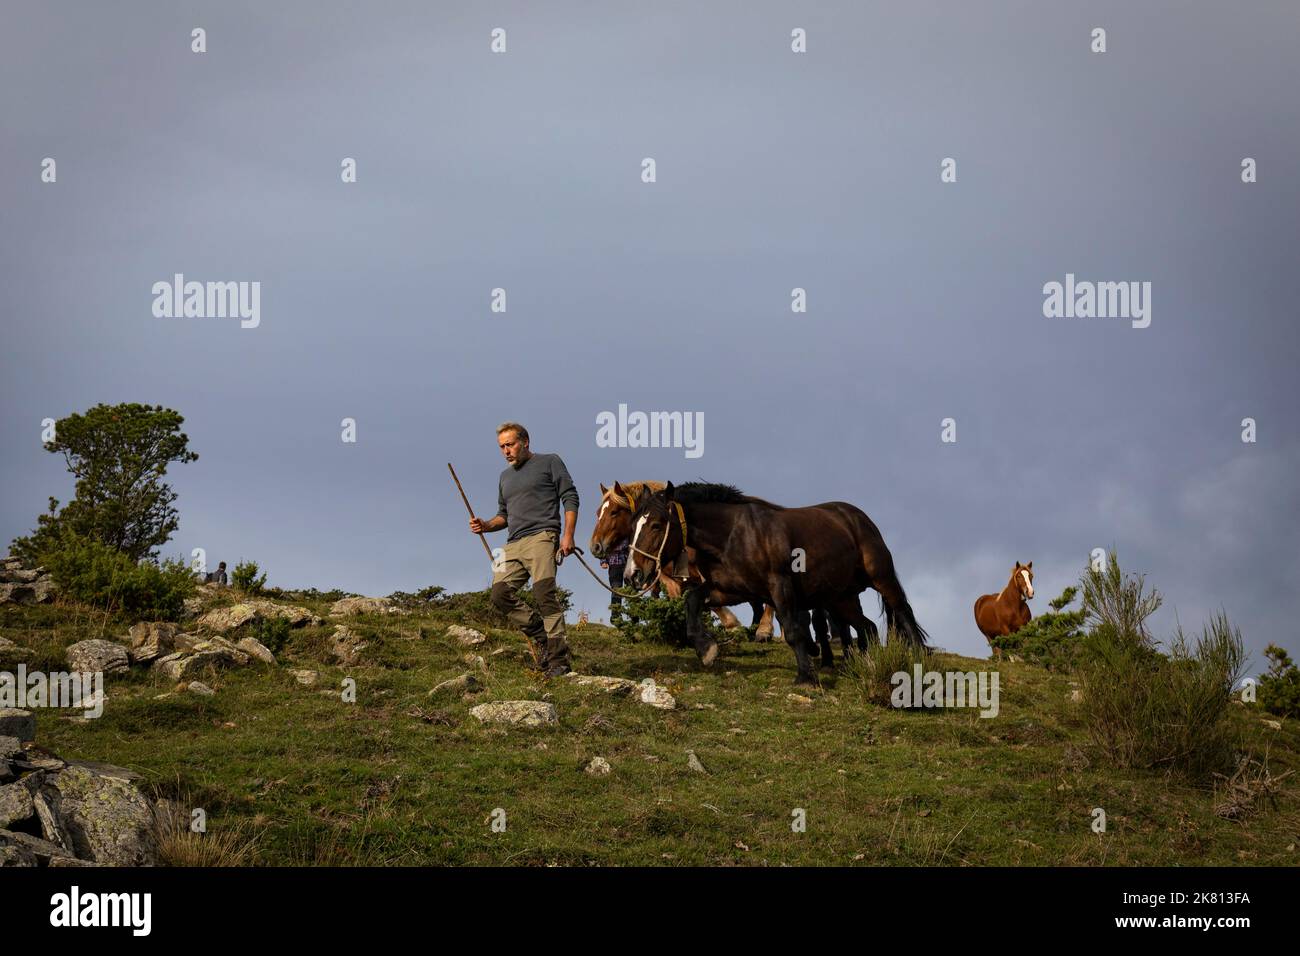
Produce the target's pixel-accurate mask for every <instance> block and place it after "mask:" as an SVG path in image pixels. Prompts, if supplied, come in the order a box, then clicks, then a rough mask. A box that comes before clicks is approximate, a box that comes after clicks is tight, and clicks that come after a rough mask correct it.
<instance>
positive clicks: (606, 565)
mask: <svg viewBox="0 0 1300 956" xmlns="http://www.w3.org/2000/svg"><path fill="white" fill-rule="evenodd" d="M600 566H601V567H602V568H607V567H609V562H608V561H602V562H600Z"/></svg>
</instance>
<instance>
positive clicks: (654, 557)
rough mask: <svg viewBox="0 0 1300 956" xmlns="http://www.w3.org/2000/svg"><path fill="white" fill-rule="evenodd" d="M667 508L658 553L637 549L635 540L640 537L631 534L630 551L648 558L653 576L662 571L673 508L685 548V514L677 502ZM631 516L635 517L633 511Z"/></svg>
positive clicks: (671, 529) (670, 530) (671, 502)
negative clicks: (665, 522) (651, 564)
mask: <svg viewBox="0 0 1300 956" xmlns="http://www.w3.org/2000/svg"><path fill="white" fill-rule="evenodd" d="M628 498H629V500H630V499H631V495H629V496H628ZM667 507H668V511H669V514H668V515H667V518H668V524H667V527H666V528H664V536H663V538H662V539H660V541H659V550H658V551H656V552H655V553H654V554H651V553H650V552H649V551H643V550H642V549H641V548H638V547H637V546H636V539H637V538H638V537H640V535H638V534H633V537H632V544H631V550H632V551H633V552H634V553H636V554H639V555H641V556H642V557H646V558H649V559H650V560H651V561H653V562H654V570H653V572H652V573H653V574H658V573H659V572H660V571H661V570H662V569H663V554H664V548H666V547H667V546H668V539H669V538H671V537H672V536H673V522H672V509H674V508H675V509H677V522H678V524H679V525H680V526H681V529H682V547H683V548H685V547H686V512H685V511H683V510H682V506H681V504H680V503H679V502H676V501H670V502H668V503H667ZM632 514H633V516H635V515H636V512H635V511H634V512H632Z"/></svg>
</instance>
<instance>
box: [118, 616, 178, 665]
mask: <svg viewBox="0 0 1300 956" xmlns="http://www.w3.org/2000/svg"><path fill="white" fill-rule="evenodd" d="M179 631H180V628H179V627H177V626H176V625H175V624H172V623H170V622H167V621H141V622H140V623H139V624H133V625H131V629H130V630H129V631H128V632H127V634H128V635H129V636H130V638H131V648H130V655H131V660H132V661H134V662H135V663H137V664H147V663H149V662H150V661H155V660H157V659H158V658H159V657H162V656H163V655H164V654H170V653H171V652H172V651H173V650H175V649H176V635H177V633H178V632H179Z"/></svg>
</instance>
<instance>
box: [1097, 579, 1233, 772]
mask: <svg viewBox="0 0 1300 956" xmlns="http://www.w3.org/2000/svg"><path fill="white" fill-rule="evenodd" d="M1083 589H1084V606H1085V610H1086V611H1087V613H1088V615H1089V620H1091V621H1092V622H1094V627H1093V628H1092V630H1091V631H1089V633H1088V635H1087V637H1086V638H1085V640H1084V642H1083V646H1082V651H1081V654H1080V662H1079V674H1080V678H1081V684H1082V691H1083V702H1082V705H1081V713H1082V716H1083V718H1084V722H1085V724H1086V726H1087V728H1088V732H1089V735H1090V736H1091V738H1092V740H1093V743H1095V744H1096V745H1097V746H1098V747H1099V749H1100V750H1101V751H1102V753H1103V754H1104V755H1105V756H1106V757H1107V758H1108V759H1109V760H1111V761H1112V762H1113V763H1114V764H1115V765H1116V766H1119V767H1147V768H1165V769H1169V770H1175V771H1179V772H1181V773H1183V774H1185V775H1187V776H1189V777H1192V778H1202V777H1206V776H1208V775H1209V774H1211V773H1214V772H1217V771H1222V770H1224V769H1231V768H1232V765H1233V755H1234V751H1235V741H1234V740H1233V738H1232V730H1231V723H1230V721H1229V706H1230V704H1231V693H1232V688H1233V686H1234V685H1235V684H1236V682H1237V679H1238V678H1239V677H1240V675H1241V669H1242V665H1243V663H1244V660H1245V651H1244V647H1243V644H1242V640H1241V633H1240V631H1238V630H1237V629H1235V628H1233V627H1232V625H1231V624H1230V623H1229V622H1228V619H1227V617H1226V615H1224V614H1222V613H1220V614H1218V615H1216V616H1215V617H1214V618H1213V619H1212V620H1211V621H1210V623H1209V624H1208V625H1206V627H1205V628H1204V630H1203V632H1202V634H1201V636H1200V637H1199V638H1197V640H1196V642H1195V646H1194V647H1193V646H1192V645H1191V644H1190V642H1189V641H1188V640H1187V639H1186V637H1185V636H1184V634H1183V632H1182V629H1181V628H1179V629H1178V630H1177V632H1176V633H1175V635H1174V639H1173V640H1172V641H1171V642H1170V650H1169V654H1168V656H1166V655H1164V654H1161V653H1160V652H1159V651H1158V650H1157V649H1156V647H1155V645H1154V642H1153V641H1152V640H1151V637H1150V632H1149V631H1148V630H1147V626H1146V619H1147V617H1148V616H1150V614H1151V613H1153V612H1154V611H1155V609H1156V608H1158V607H1159V606H1160V595H1159V593H1158V592H1156V591H1155V590H1154V589H1152V591H1151V592H1150V593H1146V588H1145V584H1144V581H1143V579H1142V578H1141V576H1137V575H1125V574H1123V573H1121V572H1120V570H1119V564H1118V562H1117V561H1116V559H1115V556H1114V555H1113V554H1112V555H1110V559H1109V562H1108V566H1107V568H1106V570H1104V571H1093V570H1091V569H1090V570H1088V571H1087V572H1085V574H1084V579H1083Z"/></svg>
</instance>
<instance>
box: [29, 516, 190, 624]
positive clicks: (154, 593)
mask: <svg viewBox="0 0 1300 956" xmlns="http://www.w3.org/2000/svg"><path fill="white" fill-rule="evenodd" d="M40 562H41V564H43V565H45V567H46V568H48V569H49V571H50V573H51V574H52V575H53V576H54V580H55V582H56V583H57V584H58V585H59V588H60V590H61V592H62V594H63V595H64V596H65V597H68V598H71V599H72V600H74V601H78V602H80V603H82V604H89V605H91V606H93V607H99V608H103V609H105V610H108V611H112V612H121V613H123V614H126V615H128V616H131V617H136V618H150V619H153V620H163V621H174V620H177V619H178V618H179V617H180V613H181V610H182V608H183V607H184V603H185V599H186V598H187V597H189V596H190V595H192V594H193V593H194V589H195V584H194V578H193V576H192V575H191V574H190V571H189V568H187V567H186V566H185V563H184V562H183V561H180V560H166V561H163V562H162V563H161V564H156V563H154V562H153V561H152V560H150V559H145V560H142V561H140V562H138V563H137V562H135V561H133V560H131V558H130V557H128V556H127V555H125V554H123V553H122V552H121V551H118V550H117V549H115V548H112V547H109V546H108V545H106V544H104V543H102V542H100V541H97V540H95V539H94V538H87V537H83V536H81V535H79V534H75V533H73V532H64V533H63V534H61V535H60V536H59V537H58V538H57V539H54V544H53V545H52V546H51V547H50V549H49V550H47V551H45V552H44V553H42V554H41V555H40Z"/></svg>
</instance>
